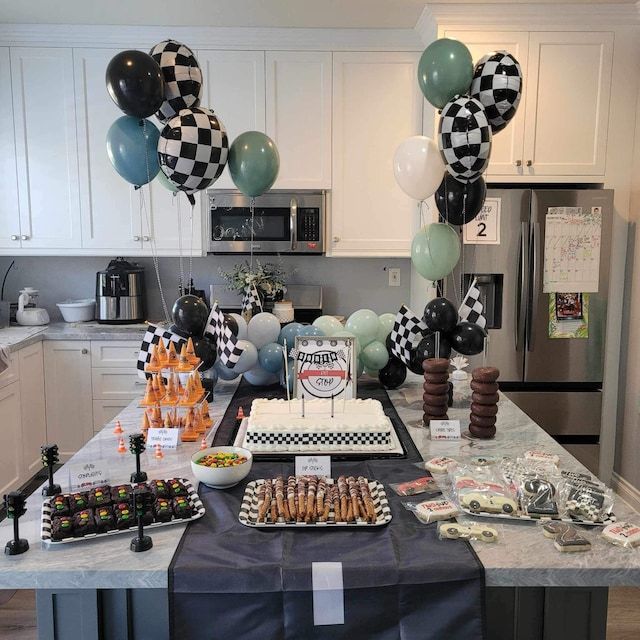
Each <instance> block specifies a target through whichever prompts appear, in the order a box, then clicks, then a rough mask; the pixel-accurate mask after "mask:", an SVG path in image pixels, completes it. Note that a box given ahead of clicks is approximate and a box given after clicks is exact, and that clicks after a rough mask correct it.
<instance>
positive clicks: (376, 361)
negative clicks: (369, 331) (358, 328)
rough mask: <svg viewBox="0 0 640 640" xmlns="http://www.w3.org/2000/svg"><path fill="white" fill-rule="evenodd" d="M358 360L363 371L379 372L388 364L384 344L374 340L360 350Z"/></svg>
mask: <svg viewBox="0 0 640 640" xmlns="http://www.w3.org/2000/svg"><path fill="white" fill-rule="evenodd" d="M360 359H361V360H362V363H363V364H364V367H365V369H370V370H372V371H380V369H382V368H383V367H385V366H386V364H387V362H389V353H388V352H387V347H385V345H384V343H382V342H378V340H374V341H373V342H371V343H369V344H368V345H367V346H366V347H365V348H364V349H363V350H362V354H361V355H360Z"/></svg>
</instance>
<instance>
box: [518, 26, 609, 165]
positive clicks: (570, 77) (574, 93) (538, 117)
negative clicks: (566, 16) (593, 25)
mask: <svg viewBox="0 0 640 640" xmlns="http://www.w3.org/2000/svg"><path fill="white" fill-rule="evenodd" d="M612 57H613V34H612V33H609V32H600V33H599V32H532V33H531V34H530V35H529V70H528V78H525V86H527V85H528V86H529V87H531V88H534V87H535V88H537V91H534V90H532V91H528V92H527V105H526V106H527V122H528V125H527V128H526V131H525V137H524V159H525V175H526V176H540V175H543V176H563V175H566V176H590V175H594V176H603V175H604V172H605V160H606V145H607V123H608V119H609V92H610V84H611V64H612Z"/></svg>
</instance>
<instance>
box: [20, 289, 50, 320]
mask: <svg viewBox="0 0 640 640" xmlns="http://www.w3.org/2000/svg"><path fill="white" fill-rule="evenodd" d="M30 299H31V298H30V295H29V293H28V292H25V291H23V292H22V293H21V294H20V296H19V297H18V311H16V322H17V323H18V324H22V325H26V326H38V325H42V324H49V314H48V313H47V310H46V309H43V308H42V307H27V305H28V304H29V301H30Z"/></svg>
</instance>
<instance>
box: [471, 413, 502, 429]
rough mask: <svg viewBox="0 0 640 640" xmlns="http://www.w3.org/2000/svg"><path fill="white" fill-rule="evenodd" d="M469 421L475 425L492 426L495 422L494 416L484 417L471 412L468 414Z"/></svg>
mask: <svg viewBox="0 0 640 640" xmlns="http://www.w3.org/2000/svg"><path fill="white" fill-rule="evenodd" d="M469 421H470V422H471V424H472V425H474V426H476V427H493V426H495V424H496V416H489V417H484V416H477V415H476V414H475V413H472V414H471V415H470V416H469Z"/></svg>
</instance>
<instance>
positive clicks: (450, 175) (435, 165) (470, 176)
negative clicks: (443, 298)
mask: <svg viewBox="0 0 640 640" xmlns="http://www.w3.org/2000/svg"><path fill="white" fill-rule="evenodd" d="M418 84H419V85H420V89H421V90H422V93H423V94H424V97H425V98H426V99H427V100H428V101H429V102H430V103H431V104H432V105H433V106H434V107H436V108H437V109H440V110H441V111H440V123H439V127H438V141H437V144H436V142H434V141H433V140H432V139H430V138H427V137H426V136H413V137H411V138H408V139H407V140H405V141H404V142H402V143H401V144H400V146H399V147H398V148H397V150H396V152H395V155H394V159H393V170H394V174H395V177H396V181H397V182H398V185H399V186H400V188H401V189H402V190H403V191H404V192H405V193H406V194H407V195H409V196H410V197H412V198H415V199H416V200H419V201H422V200H425V199H426V198H428V197H429V196H431V195H434V194H435V202H436V206H437V208H438V211H439V213H440V220H441V222H436V223H431V224H427V225H425V226H424V227H423V228H422V229H421V230H420V231H419V232H418V234H417V235H416V236H415V238H414V240H413V244H412V250H411V260H412V262H413V264H414V266H415V268H416V270H417V271H418V273H420V275H422V276H423V277H424V278H425V279H427V280H431V281H436V280H439V279H441V278H443V277H444V276H446V275H447V274H449V273H450V272H451V271H452V270H453V268H454V267H455V265H456V263H457V261H458V258H459V256H460V240H459V238H458V234H457V233H456V232H455V231H454V230H453V229H452V228H451V227H450V226H449V225H450V224H455V225H463V224H466V223H467V222H471V220H473V219H474V218H475V217H476V216H477V215H478V213H480V211H481V209H482V205H483V203H484V199H485V196H486V185H485V183H484V180H483V178H482V173H483V172H484V171H485V169H486V168H487V165H488V163H489V156H490V153H491V138H492V135H494V134H496V133H498V132H499V131H501V130H502V129H504V127H506V126H507V124H508V122H509V121H510V120H511V119H512V118H513V116H514V115H515V113H516V110H517V108H518V104H519V103H520V98H521V95H522V71H521V69H520V65H519V63H518V61H517V60H516V59H515V58H514V57H513V56H512V55H511V54H510V53H508V52H506V51H495V52H492V53H489V54H487V55H485V56H484V57H483V58H481V59H480V60H479V61H478V63H477V64H476V65H475V68H474V65H473V60H472V58H471V53H470V52H469V49H467V47H466V46H465V45H464V44H462V42H459V41H457V40H451V39H450V38H440V39H438V40H435V41H434V42H432V43H431V44H430V45H429V46H428V47H427V48H426V49H425V50H424V52H423V54H422V56H421V58H420V62H419V63H418ZM447 229H448V230H447Z"/></svg>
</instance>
